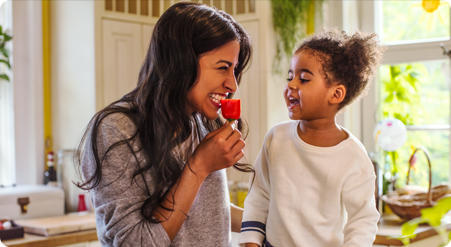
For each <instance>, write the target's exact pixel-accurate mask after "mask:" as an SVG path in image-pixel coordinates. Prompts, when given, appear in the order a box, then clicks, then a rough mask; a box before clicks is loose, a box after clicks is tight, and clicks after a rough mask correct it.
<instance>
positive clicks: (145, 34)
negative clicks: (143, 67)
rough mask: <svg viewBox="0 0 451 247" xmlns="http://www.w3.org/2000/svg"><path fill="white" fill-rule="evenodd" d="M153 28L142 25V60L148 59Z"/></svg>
mask: <svg viewBox="0 0 451 247" xmlns="http://www.w3.org/2000/svg"><path fill="white" fill-rule="evenodd" d="M153 27H154V26H151V25H149V24H142V25H141V47H142V48H141V49H142V58H143V61H144V58H145V57H146V53H147V49H148V48H149V43H150V38H151V37H152V32H153Z"/></svg>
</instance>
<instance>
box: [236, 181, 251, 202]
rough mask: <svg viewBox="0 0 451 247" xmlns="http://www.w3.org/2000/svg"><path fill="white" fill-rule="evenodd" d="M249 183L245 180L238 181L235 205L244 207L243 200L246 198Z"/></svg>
mask: <svg viewBox="0 0 451 247" xmlns="http://www.w3.org/2000/svg"><path fill="white" fill-rule="evenodd" d="M248 187H249V184H248V183H245V182H239V183H238V188H237V191H236V205H237V206H238V207H242V208H244V200H245V199H246V196H247V192H248Z"/></svg>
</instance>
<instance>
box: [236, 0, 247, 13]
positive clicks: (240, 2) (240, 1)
mask: <svg viewBox="0 0 451 247" xmlns="http://www.w3.org/2000/svg"><path fill="white" fill-rule="evenodd" d="M236 13H237V14H244V13H246V3H245V2H244V0H236Z"/></svg>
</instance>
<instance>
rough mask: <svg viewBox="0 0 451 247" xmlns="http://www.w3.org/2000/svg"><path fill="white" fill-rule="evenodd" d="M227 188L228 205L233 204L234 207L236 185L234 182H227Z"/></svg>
mask: <svg viewBox="0 0 451 247" xmlns="http://www.w3.org/2000/svg"><path fill="white" fill-rule="evenodd" d="M227 186H228V187H229V196H230V203H233V204H235V205H236V185H235V181H232V180H229V181H227Z"/></svg>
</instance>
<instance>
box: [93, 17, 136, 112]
mask: <svg viewBox="0 0 451 247" xmlns="http://www.w3.org/2000/svg"><path fill="white" fill-rule="evenodd" d="M102 25H103V27H102V29H103V37H102V38H103V41H102V43H103V104H104V106H106V105H108V104H110V103H111V102H113V101H115V100H118V99H120V98H121V97H122V96H123V95H125V94H127V93H128V92H130V91H131V90H132V89H133V88H135V87H136V84H137V81H138V73H139V69H140V67H141V64H142V61H143V52H142V45H141V24H137V23H130V22H123V21H113V20H103V21H102Z"/></svg>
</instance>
